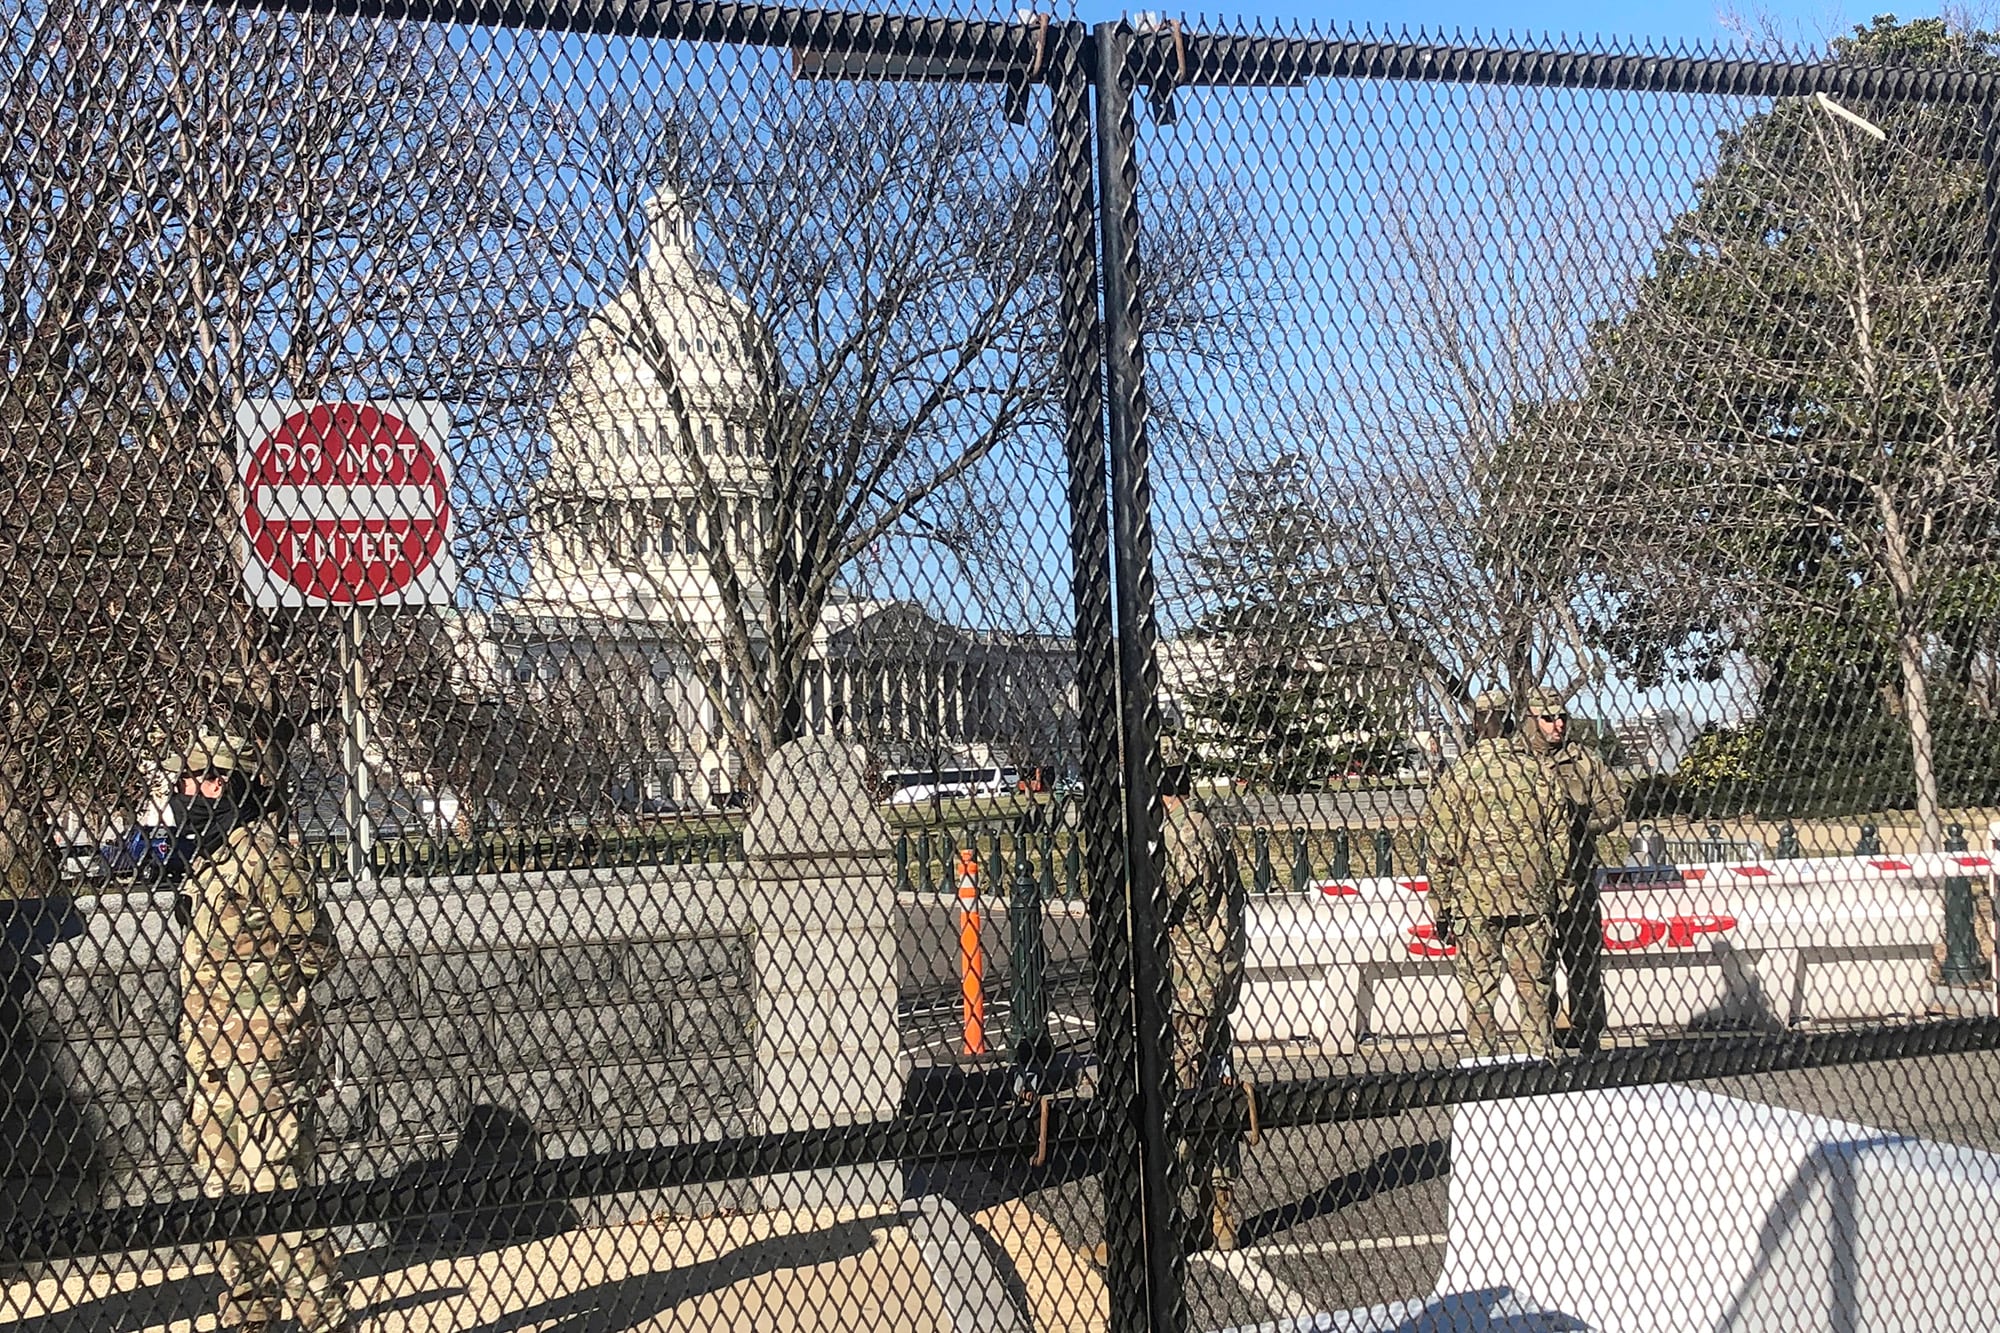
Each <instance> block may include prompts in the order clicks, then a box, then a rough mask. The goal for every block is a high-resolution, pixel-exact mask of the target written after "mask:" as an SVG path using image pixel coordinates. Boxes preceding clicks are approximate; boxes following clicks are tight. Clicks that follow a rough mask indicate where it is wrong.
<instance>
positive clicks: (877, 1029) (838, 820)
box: [743, 736, 903, 1211]
mask: <svg viewBox="0 0 2000 1333" xmlns="http://www.w3.org/2000/svg"><path fill="white" fill-rule="evenodd" d="M864 768H865V758H864V755H863V753H862V750H861V747H860V746H858V745H854V744H852V743H849V742H845V741H842V740H839V739H837V738H835V737H828V736H812V737H806V738H804V739H801V740H796V741H792V742H790V743H788V744H786V745H782V746H780V747H779V748H778V749H777V751H776V752H775V753H774V754H772V756H771V759H770V762H769V764H768V765H767V766H766V768H765V771H764V788H763V792H762V796H761V799H760V800H759V801H758V802H757V805H756V808H755V809H753V810H752V811H751V813H750V818H749V820H748V822H747V824H746V825H745V827H744V830H743V850H744V855H745V857H746V858H747V859H748V861H749V872H750V878H751V882H752V884H753V894H754V903H755V905H754V906H753V908H752V913H753V918H754V920H755V923H756V930H757V962H756V968H757V1109H758V1114H759V1115H760V1117H761V1118H762V1120H763V1122H764V1126H765V1129H766V1130H767V1131H768V1132H771V1133H785V1132H788V1131H793V1130H802V1129H826V1128H831V1127H833V1126H836V1125H851V1124H862V1123H866V1122H868V1121H871V1120H881V1119H887V1118H888V1117H891V1116H893V1115H895V1114H896V1112H897V1110H898V1108H899V1106H900V1104H901V1101H902V1095H903V1061H902V1044H901V1040H900V1037H899V1035H898V1033H897V1030H896V919H895V905H896V894H895V879H894V863H893V859H892V857H891V855H890V848H891V846H892V844H891V841H890V837H889V828H888V825H887V824H886V823H884V822H883V819H882V815H881V812H880V811H879V810H877V809H876V808H875V806H874V805H873V804H872V803H871V802H870V801H869V799H868V794H867V792H866V790H865V789H864V787H863V785H862V776H863V770H864ZM765 1197H766V1200H767V1206H769V1207H772V1208H783V1209H800V1208H805V1209H822V1208H830V1209H839V1210H843V1211H845V1210H850V1209H872V1208H879V1207H894V1206H896V1205H898V1204H900V1203H901V1202H902V1197H903V1172H902V1167H901V1166H900V1165H899V1164H897V1163H895V1162H884V1163H875V1164H870V1165H867V1166H857V1167H842V1168H837V1169H832V1170H815V1171H807V1172H799V1173H794V1174H791V1175H786V1176H777V1177H772V1178H771V1179H770V1180H769V1181H768V1182H766V1185H765Z"/></svg>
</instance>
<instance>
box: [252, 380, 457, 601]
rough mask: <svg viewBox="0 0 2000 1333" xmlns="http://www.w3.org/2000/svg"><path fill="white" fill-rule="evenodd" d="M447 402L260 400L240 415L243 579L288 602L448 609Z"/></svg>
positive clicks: (452, 572)
mask: <svg viewBox="0 0 2000 1333" xmlns="http://www.w3.org/2000/svg"><path fill="white" fill-rule="evenodd" d="M450 429H451V413H450V410H449V409H448V408H447V407H445V406H444V405H443V404H442V403H423V402H395V401H388V402H375V403H310V402H285V401H280V400H274V399H261V400H260V399H252V400H248V401H245V402H244V403H242V404H241V405H240V406H239V407H238V408H237V410H236V432H237V443H238V455H237V461H238V468H239V475H240V477H241V480H242V483H243V582H244V586H245V588H246V589H247V590H248V592H249V594H250V597H251V599H252V600H253V601H254V602H255V603H256V604H257V605H258V606H264V607H278V606H448V605H450V604H451V601H452V597H453V594H454V592H455V591H456V589H457V584H458V567H457V563H456V561H454V560H453V558H452V554H451V527H452V511H451V461H450V458H449V456H448V455H447V454H446V452H445V442H446V439H447V438H448V436H449V434H450Z"/></svg>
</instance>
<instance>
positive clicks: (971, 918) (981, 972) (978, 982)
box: [958, 851, 987, 1055]
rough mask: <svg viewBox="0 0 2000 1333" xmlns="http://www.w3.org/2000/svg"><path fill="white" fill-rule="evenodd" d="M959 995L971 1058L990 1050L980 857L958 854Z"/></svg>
mask: <svg viewBox="0 0 2000 1333" xmlns="http://www.w3.org/2000/svg"><path fill="white" fill-rule="evenodd" d="M958 973H959V979H958V993H959V998H960V1000H961V1001H962V1002H963V1003H962V1015H961V1023H960V1027H961V1029H962V1032H961V1035H962V1037H963V1040H964V1049H965V1053H966V1054H967V1055H985V1054H986V1053H987V1050H986V951H985V949H983V948H982V947H981V946H980V943H979V858H978V857H976V856H974V855H973V854H972V853H971V852H969V851H962V852H960V853H959V854H958Z"/></svg>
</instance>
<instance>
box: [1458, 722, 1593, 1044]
mask: <svg viewBox="0 0 2000 1333" xmlns="http://www.w3.org/2000/svg"><path fill="white" fill-rule="evenodd" d="M1562 817H1563V806H1562V800H1561V796H1560V794H1559V793H1558V792H1556V790H1555V789H1554V788H1553V787H1552V786H1551V785H1550V783H1549V780H1548V777H1547V774H1546V772H1545V771H1544V769H1543V767H1542V765H1541V763H1540V762H1539V761H1538V760H1537V759H1536V758H1535V756H1534V754H1533V753H1532V752H1531V751H1530V749H1529V747H1528V743H1527V740H1526V739H1525V738H1524V737H1521V736H1518V735H1516V736H1508V737H1497V738H1493V739H1488V740H1482V741H1480V742H1478V743H1477V744H1475V745H1474V746H1473V747H1472V748H1471V749H1470V750H1467V751H1466V752H1465V754H1464V755H1463V756H1462V757H1461V758H1460V759H1459V761H1458V762H1457V763H1455V764H1453V765H1452V766H1451V767H1450V768H1448V769H1446V770H1445V772H1444V773H1443V774H1442V775H1440V776H1439V778H1438V780H1437V783H1436V784H1435V785H1434V786H1433V787H1432V788H1431V794H1430V800H1429V802H1428V804H1427V806H1426V808H1425V824H1426V828H1425V838H1426V842H1427V845H1428V847H1429V851H1430V858H1431V865H1432V873H1431V910H1432V912H1433V913H1434V914H1435V915H1436V916H1437V918H1438V926H1439V932H1440V934H1441V935H1445V936H1447V937H1449V938H1450V939H1451V941H1452V942H1453V943H1454V944H1456V945H1457V953H1456V955H1455V959H1454V965H1455V968H1456V970H1457V972H1458V979H1459V984H1460V986H1461V987H1463V988H1464V991H1465V1028H1466V1035H1467V1036H1468V1037H1470V1038H1471V1040H1472V1044H1473V1046H1474V1048H1475V1049H1476V1050H1478V1051H1479V1052H1480V1053H1481V1054H1486V1055H1497V1054H1499V1053H1500V1052H1501V1050H1502V1049H1503V1045H1502V1042H1501V1040H1500V1033H1499V1029H1498V1026H1497V1024H1496V1023H1495V1020H1494V1013H1493V1006H1494V1002H1495V1000H1496V999H1497V998H1498V997H1499V994H1500V979H1501V975H1502V973H1503V971H1504V972H1506V973H1508V974H1511V975H1512V976H1513V978H1514V993H1515V997H1516V999H1517V1000H1518V1002H1519V1003H1520V1006H1521V1018H1522V1023H1521V1039H1522V1044H1523V1045H1524V1046H1526V1048H1527V1050H1528V1052H1529V1053H1530V1054H1532V1055H1536V1056H1546V1055H1547V1054H1548V1053H1549V1048H1550V1042H1551V1039H1552V1036H1553V1033H1552V1026H1553V1025H1552V1022H1551V1016H1550V1013H1549V987H1550V984H1551V978H1552V976H1553V973H1552V971H1551V959H1550V916H1551V914H1552V912H1553V909H1554V907H1555V892H1556V867H1555V865H1554V861H1553V856H1552V848H1553V845H1554V841H1555V837H1556V835H1557V832H1558V830H1559V829H1560V827H1561V820H1562Z"/></svg>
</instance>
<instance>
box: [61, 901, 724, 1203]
mask: <svg viewBox="0 0 2000 1333" xmlns="http://www.w3.org/2000/svg"><path fill="white" fill-rule="evenodd" d="M718 869H725V870H726V869H728V868H721V867H658V866H648V867H636V868H630V869H622V870H615V871H610V870H607V871H594V872H553V873H533V874H516V875H494V876H481V877H479V878H477V879H471V878H468V879H463V880H431V881H427V882H426V881H408V882H399V881H385V882H384V883H382V884H381V885H380V886H378V888H377V889H376V890H375V891H373V892H371V893H367V894H365V895H357V894H356V893H354V892H353V890H351V889H350V888H349V887H348V886H346V885H339V886H335V887H334V888H333V889H332V890H330V891H329V896H328V900H327V907H328V910H329V911H330V913H331V914H332V916H333V919H334V931H335V935H336V937H337V938H338V939H339V941H340V944H341V948H342V952H343V954H344V960H343V962H342V964H341V966H340V967H339V968H338V969H336V970H335V972H334V973H333V974H331V975H330V976H328V977H326V978H325V979H323V980H322V981H321V982H320V983H319V986H318V989H317V994H318V997H319V999H320V1002H321V1005H322V1006H323V1013H324V1015H325V1019H326V1023H327V1027H328V1030H329V1031H328V1039H327V1046H326V1049H327V1050H328V1051H329V1052H331V1054H332V1058H333V1068H332V1070H331V1075H332V1087H331V1088H330V1089H329V1090H328V1091H327V1093H326V1094H325V1095H324V1096H323V1097H322V1098H321V1099H320V1100H321V1105H322V1107H323V1109H324V1111H325V1118H324V1127H323V1132H322V1140H323V1141H322V1144H321V1156H322V1159H323V1161H324V1163H325V1169H326V1170H327V1171H328V1172H329V1173H334V1174H339V1175H342V1176H346V1175H352V1174H363V1175H386V1174H393V1173H394V1172H395V1171H397V1170H398V1169H401V1168H403V1167H406V1166H411V1165H413V1164H416V1163H419V1162H422V1161H426V1160H437V1159H439V1158H442V1157H445V1156H447V1155H448V1154H450V1153H451V1152H452V1151H453V1150H455V1149H459V1148H461V1140H462V1139H463V1138H464V1136H465V1134H466V1130H467V1126H468V1125H469V1124H470V1125H473V1126H475V1129H476V1132H478V1133H483V1134H486V1135H488V1136H489V1137H490V1136H493V1135H496V1134H500V1135H503V1136H504V1135H506V1134H511V1135H513V1136H514V1143H513V1145H512V1146H513V1148H514V1149H515V1150H533V1151H539V1152H541V1153H543V1154H544V1155H558V1154H564V1153H573V1152H588V1151H593V1150H597V1149H602V1148H608V1147H612V1146H616V1145H623V1146H638V1145H642V1144H646V1143H654V1142H672V1141H676V1140H679V1139H686V1138H698V1137H716V1136H721V1135H728V1134H741V1133H749V1132H755V1130H756V1129H757V1128H758V1125H757V1120H756V1114H755V1109H756V1106H755V1104H756V1095H755V1061H756V1046H755V1033H754V1030H753V1013H754V1008H755V999H756V975H755V970H754V952H755V923H754V921H753V919H752V915H751V912H750V899H749V895H748V893H747V891H746V887H745V884H744V882H743V876H742V875H741V874H740V873H723V874H717V873H715V872H716V871H717V870H718ZM75 915H76V919H77V924H78V925H80V927H81V933H79V934H77V935H76V936H75V937H74V938H71V939H68V940H64V941H61V942H58V943H56V944H54V945H52V946H51V947H50V948H48V949H47V950H46V952H45V953H44V954H43V956H42V959H41V963H40V975H39V978H38V980H37V982H36V991H37V992H38V996H39V1000H40V1005H39V1006H37V1007H38V1008H39V1009H40V1011H41V1012H40V1013H39V1014H38V1018H39V1019H40V1020H41V1021H40V1023H39V1027H40V1029H41V1037H42V1042H43V1045H44V1046H45V1048H52V1049H51V1056H52V1059H51V1063H52V1064H53V1066H54V1067H55V1068H56V1069H57V1070H58V1071H60V1076H61V1078H62V1081H63V1083H64V1085H65V1088H66V1090H67V1092H68V1094H69V1097H70V1099H71V1101H72V1103H73V1104H74V1105H76V1106H77V1107H79V1108H80V1109H81V1110H82V1111H83V1112H84V1114H85V1117H86V1119H87V1120H88V1122H89V1123H90V1124H91V1125H92V1127H93V1129H94V1131H95V1133H96V1135H97V1142H96V1144H95V1152H94V1157H95V1166H96V1169H97V1171H98V1172H99V1174H100V1176H101V1178H102V1179H103V1181H104V1184H105V1195H104V1197H106V1198H107V1199H110V1200H113V1201H116V1200H120V1199H137V1198H142V1197H148V1196H152V1197H157V1195H158V1194H159V1192H160V1191H161V1189H162V1187H163V1186H169V1187H179V1188H185V1187H191V1186H192V1185H193V1183H194V1180H193V1176H192V1173H191V1170H190V1168H189V1166H188V1164H187V1162H186V1159H185V1155H184V1154H183V1153H182V1151H181V1149H180V1146H179V1144H178V1142H177V1132H178V1129H179V1126H180V1121H181V1118H182V1101H181V1097H182V1094H181V1079H182V1064H181V1056H180V1051H179V1045H178V1041H177V1038H176V1035H175V1025H176V1022H177V1019H178V1013H179V1006H180V998H179V982H178V976H177V970H176V969H177V953H176V950H177V948H178V940H179V938H180V929H179V927H178V926H177V925H175V924H174V921H173V917H172V899H171V897H170V896H169V895H133V896H127V897H105V898H97V899H83V900H79V902H78V904H77V906H76V912H75ZM31 1003H32V1001H31ZM475 1108H489V1109H486V1110H483V1111H480V1112H478V1113H477V1114H475ZM492 1108H498V1109H499V1110H500V1111H504V1112H506V1113H507V1114H506V1115H504V1116H499V1115H496V1114H495V1111H494V1110H493V1109H492ZM522 1131H529V1132H531V1133H532V1136H533V1138H532V1143H530V1142H529V1141H527V1140H526V1139H524V1138H522V1137H521V1132H522ZM466 1146H467V1148H468V1149H470V1148H471V1147H476V1146H477V1145H466Z"/></svg>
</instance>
